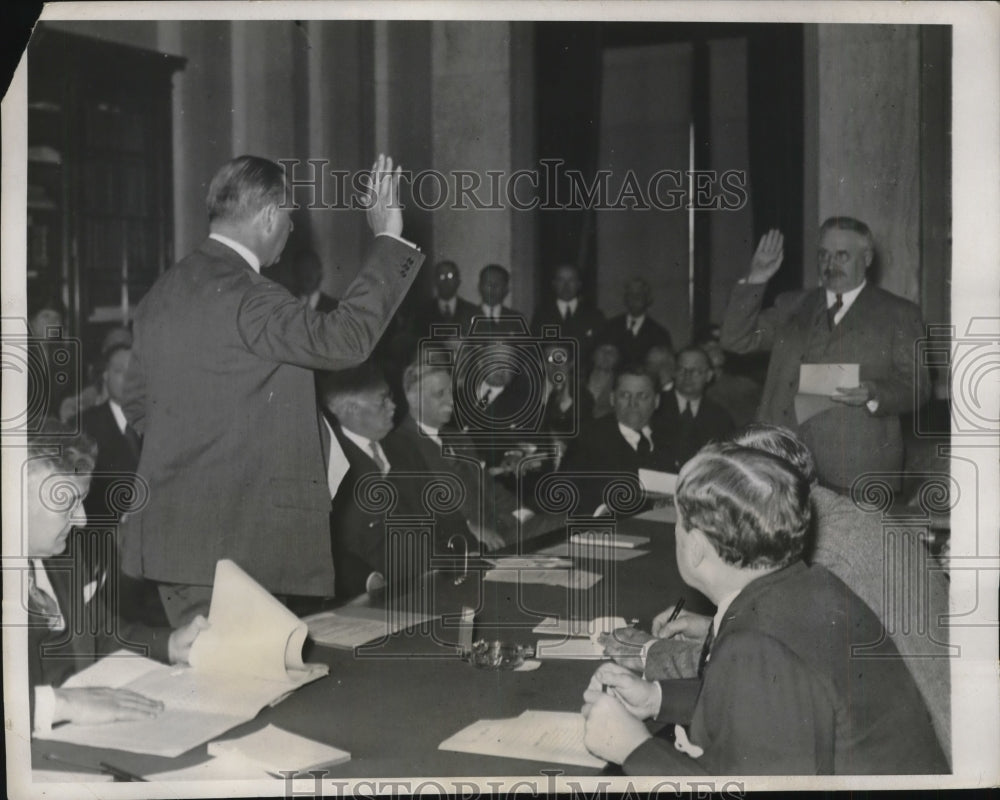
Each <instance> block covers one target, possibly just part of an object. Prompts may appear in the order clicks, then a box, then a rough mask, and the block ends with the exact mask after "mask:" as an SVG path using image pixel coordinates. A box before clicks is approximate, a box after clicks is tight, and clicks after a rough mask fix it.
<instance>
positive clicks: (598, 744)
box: [582, 694, 651, 764]
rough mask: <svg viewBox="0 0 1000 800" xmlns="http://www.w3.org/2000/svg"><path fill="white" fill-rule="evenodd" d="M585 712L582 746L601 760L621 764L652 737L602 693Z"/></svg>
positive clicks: (618, 703) (614, 700) (611, 698)
mask: <svg viewBox="0 0 1000 800" xmlns="http://www.w3.org/2000/svg"><path fill="white" fill-rule="evenodd" d="M582 712H583V716H584V717H586V722H585V724H584V731H583V743H584V745H585V746H586V747H587V749H588V750H589V751H590V752H591V753H593V754H594V755H595V756H597V757H598V758H603V759H606V760H607V761H613V762H615V763H616V764H621V763H622V762H623V761H624V760H625V759H626V758H628V757H629V755H630V754H631V753H632V751H633V750H635V749H636V748H637V747H638V746H639V745H641V744H642V743H643V742H645V741H646V740H647V739H649V738H651V737H650V735H649V731H647V730H646V726H645V725H643V724H642V723H641V722H640V721H639V720H637V719H636V718H635V717H634V716H632V714H630V713H629V712H628V711H627V710H626V709H625V707H624V706H623V705H622V704H621V703H620V702H619V701H618V700H616V699H615V698H614V697H610V696H609V695H606V694H602V695H601V696H600V697H598V698H597V699H596V700H595V701H594V702H593V703H592V704H589V705H585V706H584V707H583V709H582Z"/></svg>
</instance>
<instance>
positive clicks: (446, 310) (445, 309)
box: [441, 303, 454, 319]
mask: <svg viewBox="0 0 1000 800" xmlns="http://www.w3.org/2000/svg"><path fill="white" fill-rule="evenodd" d="M441 316H442V317H444V318H445V319H451V318H452V317H453V316H454V313H453V312H452V310H451V303H442V304H441Z"/></svg>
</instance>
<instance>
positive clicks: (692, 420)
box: [656, 347, 733, 472]
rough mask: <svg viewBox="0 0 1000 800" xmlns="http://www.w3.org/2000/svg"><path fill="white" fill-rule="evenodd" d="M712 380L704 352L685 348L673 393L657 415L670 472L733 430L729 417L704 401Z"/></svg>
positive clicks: (667, 396)
mask: <svg viewBox="0 0 1000 800" xmlns="http://www.w3.org/2000/svg"><path fill="white" fill-rule="evenodd" d="M711 378H712V364H711V362H710V361H709V360H708V355H707V354H706V353H705V351H704V350H700V349H699V348H697V347H686V348H684V349H683V350H681V352H680V353H678V355H677V373H676V376H675V381H674V389H673V391H672V392H667V393H666V397H664V398H663V399H662V402H661V403H660V407H659V409H658V410H657V412H656V415H657V416H656V418H657V421H658V423H659V425H660V427H661V428H662V429H663V430H664V431H665V432H666V434H667V436H669V437H670V442H671V450H672V452H673V456H674V459H675V460H674V465H673V469H671V470H670V471H671V472H678V471H679V470H680V468H681V467H682V466H683V465H684V462H685V461H687V460H688V459H689V458H691V457H692V456H693V455H694V454H695V453H697V452H698V451H699V450H701V448H702V447H704V446H705V445H706V444H708V443H709V442H711V441H713V440H717V439H721V438H723V437H725V436H728V435H729V434H730V433H731V432H732V430H733V420H732V417H730V416H729V414H728V413H727V412H726V410H725V409H724V408H722V406H719V405H717V404H716V403H714V402H713V401H711V400H709V399H708V398H707V397H705V387H706V386H707V385H708V382H709V381H710V380H711Z"/></svg>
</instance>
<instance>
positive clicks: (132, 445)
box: [125, 425, 142, 463]
mask: <svg viewBox="0 0 1000 800" xmlns="http://www.w3.org/2000/svg"><path fill="white" fill-rule="evenodd" d="M125 441H126V442H128V447H129V450H131V451H132V455H133V456H134V457H135V460H136V463H138V462H139V452H140V451H141V450H142V439H140V438H139V434H138V433H136V431H135V428H133V427H132V426H131V425H126V426H125Z"/></svg>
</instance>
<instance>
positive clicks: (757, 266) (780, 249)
mask: <svg viewBox="0 0 1000 800" xmlns="http://www.w3.org/2000/svg"><path fill="white" fill-rule="evenodd" d="M784 260H785V237H784V235H783V234H782V233H781V231H779V230H776V229H772V230H769V231H768V232H767V233H765V234H764V235H763V236H762V237H761V239H760V243H759V244H758V245H757V250H756V252H754V254H753V258H752V259H751V260H750V274H749V275H748V276H747V283H767V282H768V281H769V280H771V278H772V276H773V275H774V273H776V272H777V271H778V269H779V268H780V267H781V262H782V261H784Z"/></svg>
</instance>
